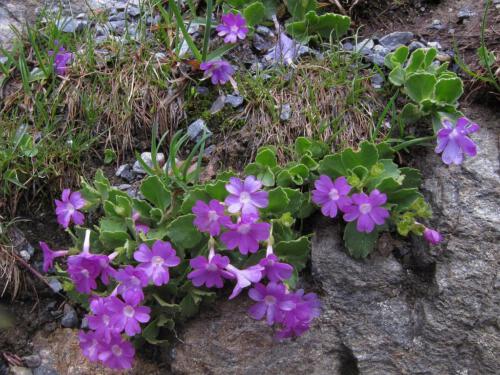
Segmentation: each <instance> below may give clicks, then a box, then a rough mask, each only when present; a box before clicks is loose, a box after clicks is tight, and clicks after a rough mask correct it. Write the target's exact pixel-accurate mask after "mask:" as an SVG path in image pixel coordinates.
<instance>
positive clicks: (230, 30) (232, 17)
mask: <svg viewBox="0 0 500 375" xmlns="http://www.w3.org/2000/svg"><path fill="white" fill-rule="evenodd" d="M217 31H218V32H219V34H218V35H219V36H225V38H224V42H225V43H236V42H237V41H238V38H239V39H241V40H243V39H245V37H246V35H247V33H248V28H247V27H246V21H245V19H244V18H243V17H242V16H241V14H233V13H228V14H224V15H223V16H222V23H221V24H220V25H219V26H217Z"/></svg>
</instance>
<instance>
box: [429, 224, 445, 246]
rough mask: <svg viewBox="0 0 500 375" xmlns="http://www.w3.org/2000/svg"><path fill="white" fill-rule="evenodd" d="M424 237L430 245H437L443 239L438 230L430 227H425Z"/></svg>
mask: <svg viewBox="0 0 500 375" xmlns="http://www.w3.org/2000/svg"><path fill="white" fill-rule="evenodd" d="M424 239H425V240H426V241H427V242H428V243H430V244H431V245H437V244H438V243H440V242H441V241H442V240H443V237H442V236H441V234H440V233H439V232H438V231H435V230H434V229H430V228H425V230H424Z"/></svg>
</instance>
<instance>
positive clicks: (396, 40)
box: [379, 31, 413, 51]
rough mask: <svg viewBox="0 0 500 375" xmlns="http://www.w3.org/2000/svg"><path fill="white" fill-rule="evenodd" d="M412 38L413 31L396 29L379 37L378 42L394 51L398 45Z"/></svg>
mask: <svg viewBox="0 0 500 375" xmlns="http://www.w3.org/2000/svg"><path fill="white" fill-rule="evenodd" d="M412 39H413V33H411V32H409V31H396V32H394V33H390V34H387V35H386V36H384V37H382V38H380V40H379V42H380V44H381V45H383V46H384V47H386V48H389V50H391V51H394V50H395V49H396V48H398V47H400V46H406V45H407V44H409V43H410V42H411V40H412Z"/></svg>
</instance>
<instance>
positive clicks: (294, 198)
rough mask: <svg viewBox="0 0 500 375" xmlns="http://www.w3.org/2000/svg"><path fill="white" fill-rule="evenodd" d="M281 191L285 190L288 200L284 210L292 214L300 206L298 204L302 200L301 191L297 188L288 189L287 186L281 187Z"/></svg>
mask: <svg viewBox="0 0 500 375" xmlns="http://www.w3.org/2000/svg"><path fill="white" fill-rule="evenodd" d="M283 191H284V192H285V194H286V196H287V198H288V200H289V204H288V207H287V208H286V210H285V211H287V212H290V213H292V214H294V213H295V212H297V211H298V210H299V209H300V207H301V206H300V205H301V202H302V193H301V192H300V191H299V190H297V189H290V188H287V187H285V188H283Z"/></svg>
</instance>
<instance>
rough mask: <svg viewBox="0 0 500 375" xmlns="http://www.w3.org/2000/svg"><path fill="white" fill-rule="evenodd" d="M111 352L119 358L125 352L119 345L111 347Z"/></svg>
mask: <svg viewBox="0 0 500 375" xmlns="http://www.w3.org/2000/svg"><path fill="white" fill-rule="evenodd" d="M111 351H112V352H113V354H114V355H115V356H117V357H121V356H122V354H123V350H122V348H120V347H119V346H118V345H113V346H112V347H111Z"/></svg>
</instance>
